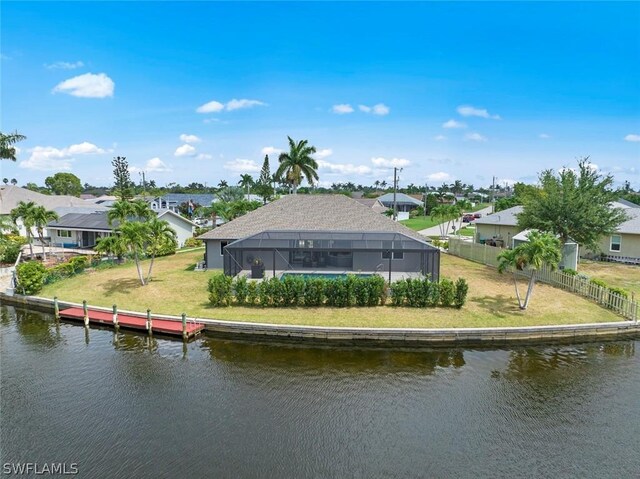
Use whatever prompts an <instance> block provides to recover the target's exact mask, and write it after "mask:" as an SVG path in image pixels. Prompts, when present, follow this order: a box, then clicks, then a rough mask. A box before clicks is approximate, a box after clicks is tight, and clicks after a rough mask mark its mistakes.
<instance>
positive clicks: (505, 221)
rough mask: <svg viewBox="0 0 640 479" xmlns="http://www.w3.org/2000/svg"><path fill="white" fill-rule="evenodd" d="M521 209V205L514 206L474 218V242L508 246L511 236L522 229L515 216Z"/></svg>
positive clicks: (510, 243) (502, 246)
mask: <svg viewBox="0 0 640 479" xmlns="http://www.w3.org/2000/svg"><path fill="white" fill-rule="evenodd" d="M521 211H522V206H514V207H512V208H507V209H506V210H502V211H498V212H497V213H492V214H490V215H487V216H485V217H483V218H478V219H477V220H475V221H474V222H473V224H474V225H475V227H476V236H475V241H476V243H480V244H488V245H491V246H499V247H501V248H504V247H508V248H510V247H511V245H512V238H513V237H514V236H515V235H517V234H518V233H520V232H521V231H522V228H520V227H519V226H518V217H517V214H518V213H520V212H521Z"/></svg>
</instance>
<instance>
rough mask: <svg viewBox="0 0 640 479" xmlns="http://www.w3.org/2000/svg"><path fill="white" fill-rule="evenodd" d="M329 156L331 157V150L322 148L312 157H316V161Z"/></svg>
mask: <svg viewBox="0 0 640 479" xmlns="http://www.w3.org/2000/svg"><path fill="white" fill-rule="evenodd" d="M331 155H333V150H332V149H331V148H323V149H321V150H318V151H316V152H315V154H314V155H313V156H314V157H316V158H317V159H318V160H322V159H323V158H326V157H327V156H331Z"/></svg>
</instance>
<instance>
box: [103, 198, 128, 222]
mask: <svg viewBox="0 0 640 479" xmlns="http://www.w3.org/2000/svg"><path fill="white" fill-rule="evenodd" d="M131 216H133V205H132V204H131V202H130V201H123V200H120V201H116V202H115V203H113V205H111V208H109V211H108V212H107V220H108V221H109V226H112V225H113V224H114V223H115V222H116V221H118V223H124V222H125V221H127V219H129V218H130V217H131Z"/></svg>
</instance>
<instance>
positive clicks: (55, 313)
mask: <svg viewBox="0 0 640 479" xmlns="http://www.w3.org/2000/svg"><path fill="white" fill-rule="evenodd" d="M53 317H54V318H55V319H56V321H59V320H60V306H59V305H58V297H57V296H54V297H53Z"/></svg>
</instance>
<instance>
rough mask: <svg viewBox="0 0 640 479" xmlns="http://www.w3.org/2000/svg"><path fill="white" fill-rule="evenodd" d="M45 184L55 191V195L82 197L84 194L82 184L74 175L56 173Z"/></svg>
mask: <svg viewBox="0 0 640 479" xmlns="http://www.w3.org/2000/svg"><path fill="white" fill-rule="evenodd" d="M44 184H45V185H46V186H47V188H49V189H50V190H51V191H53V194H54V195H71V196H80V193H82V182H81V181H80V178H78V177H77V176H76V175H74V174H73V173H56V174H55V175H53V176H48V177H47V178H46V179H45V180H44Z"/></svg>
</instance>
